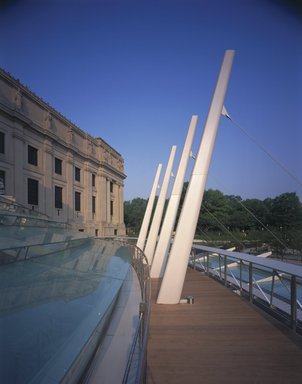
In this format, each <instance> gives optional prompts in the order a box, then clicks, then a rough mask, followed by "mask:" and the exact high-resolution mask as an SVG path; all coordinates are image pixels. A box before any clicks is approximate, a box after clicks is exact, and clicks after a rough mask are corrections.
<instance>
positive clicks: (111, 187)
mask: <svg viewBox="0 0 302 384" xmlns="http://www.w3.org/2000/svg"><path fill="white" fill-rule="evenodd" d="M110 192H111V193H113V182H112V181H110Z"/></svg>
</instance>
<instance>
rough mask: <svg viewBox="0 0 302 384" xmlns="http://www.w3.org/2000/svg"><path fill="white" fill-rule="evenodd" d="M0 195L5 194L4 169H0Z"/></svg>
mask: <svg viewBox="0 0 302 384" xmlns="http://www.w3.org/2000/svg"><path fill="white" fill-rule="evenodd" d="M0 195H5V171H2V170H1V169H0Z"/></svg>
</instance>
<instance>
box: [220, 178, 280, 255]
mask: <svg viewBox="0 0 302 384" xmlns="http://www.w3.org/2000/svg"><path fill="white" fill-rule="evenodd" d="M218 182H219V183H220V184H221V186H222V187H223V188H224V190H228V188H226V186H225V185H223V183H221V181H219V180H218ZM233 199H234V200H235V201H237V203H238V204H240V205H241V206H242V207H243V208H244V209H245V210H246V211H247V212H248V213H249V214H250V215H251V216H252V217H253V218H254V219H256V221H258V223H259V224H261V226H262V227H263V228H264V229H266V230H267V232H269V233H270V234H271V235H272V236H273V237H274V238H275V239H276V240H277V241H278V243H279V244H281V245H282V246H283V247H285V248H287V245H286V244H285V243H284V242H283V241H282V240H280V239H279V237H278V236H277V235H275V234H274V232H273V231H271V230H270V229H269V228H268V227H267V226H266V225H265V224H264V223H262V221H261V220H260V219H258V217H257V216H256V215H255V214H254V213H253V212H252V211H251V210H250V209H248V208H247V207H246V206H245V205H244V204H243V203H242V202H241V201H240V200H238V199H237V198H236V196H233Z"/></svg>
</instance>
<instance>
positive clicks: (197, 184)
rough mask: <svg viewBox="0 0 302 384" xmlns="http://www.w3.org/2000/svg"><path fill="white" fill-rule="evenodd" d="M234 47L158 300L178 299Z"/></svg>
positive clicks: (217, 90) (227, 57) (226, 59)
mask: <svg viewBox="0 0 302 384" xmlns="http://www.w3.org/2000/svg"><path fill="white" fill-rule="evenodd" d="M234 53H235V52H234V51H231V50H228V51H226V52H225V55H224V59H223V63H222V66H221V69H220V73H219V77H218V80H217V84H216V88H215V92H214V95H213V98H212V102H211V106H210V109H209V113H208V117H207V121H206V125H205V128H204V132H203V135H202V140H201V142H200V146H199V150H198V154H197V157H196V161H195V164H194V168H193V171H192V175H191V178H190V183H189V186H188V190H187V193H186V197H185V201H184V204H183V207H182V211H181V215H180V218H179V222H178V225H177V230H176V235H175V239H174V242H173V245H172V250H171V253H170V256H169V260H168V264H167V267H166V270H165V274H164V277H163V281H162V284H161V288H160V292H159V295H158V298H157V303H158V304H177V303H179V301H180V298H181V293H182V289H183V284H184V280H185V275H186V270H187V266H188V259H189V256H190V251H191V247H192V242H193V240H194V235H195V231H196V225H197V220H198V216H199V211H200V207H201V202H202V198H203V194H204V189H205V184H206V180H207V175H208V170H209V166H210V161H211V156H212V152H213V147H214V143H215V138H216V133H217V129H218V125H219V121H220V116H221V112H222V108H223V103H224V98H225V94H226V90H227V86H228V82H229V77H230V72H231V67H232V62H233V58H234Z"/></svg>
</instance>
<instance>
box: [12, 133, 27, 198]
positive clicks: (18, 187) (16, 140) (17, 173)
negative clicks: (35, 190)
mask: <svg viewBox="0 0 302 384" xmlns="http://www.w3.org/2000/svg"><path fill="white" fill-rule="evenodd" d="M12 138H13V145H14V152H15V163H14V181H13V183H14V187H13V194H14V195H15V198H16V201H17V202H18V203H20V204H23V205H27V180H26V179H25V177H24V171H23V164H24V151H26V146H25V140H24V134H23V128H19V127H18V128H17V127H16V128H14V132H13V134H12ZM24 186H25V192H24Z"/></svg>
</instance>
